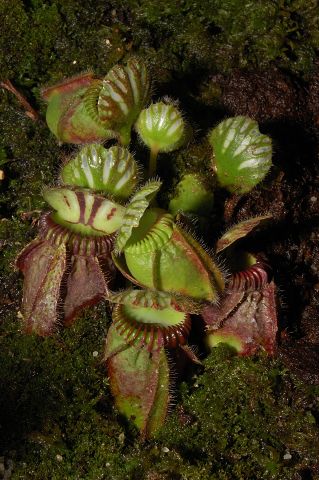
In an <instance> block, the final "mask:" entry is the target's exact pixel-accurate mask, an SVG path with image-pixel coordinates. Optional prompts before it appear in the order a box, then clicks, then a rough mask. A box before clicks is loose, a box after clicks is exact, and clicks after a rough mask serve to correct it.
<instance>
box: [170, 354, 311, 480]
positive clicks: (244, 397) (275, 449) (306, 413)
mask: <svg viewBox="0 0 319 480" xmlns="http://www.w3.org/2000/svg"><path fill="white" fill-rule="evenodd" d="M315 392H317V393H318V387H317V388H316V389H315V388H314V389H312V388H310V389H308V391H307V390H304V385H302V383H301V382H300V381H298V380H296V379H295V378H293V377H291V376H290V375H289V374H288V373H287V372H285V371H284V370H283V369H282V368H281V367H280V365H279V364H278V363H276V362H275V361H271V360H268V359H264V358H259V359H258V360H256V359H243V358H237V357H233V356H232V355H231V353H230V351H228V350H227V349H226V347H225V348H224V347H222V348H217V349H215V350H214V351H213V353H212V354H211V355H210V356H209V357H208V358H207V360H206V361H205V372H204V374H203V375H199V376H195V377H194V379H193V382H192V383H191V384H183V385H182V387H181V394H182V399H183V415H179V414H178V413H175V414H174V417H173V418H171V420H170V421H169V422H167V424H166V427H165V429H164V431H163V432H162V437H161V438H162V439H163V440H164V441H165V442H166V443H165V444H166V445H167V447H168V448H169V449H171V450H172V451H174V452H175V454H176V455H178V456H179V457H180V458H181V465H180V467H179V468H180V471H181V473H182V472H183V475H184V476H183V478H197V477H191V476H188V474H187V473H184V470H185V472H187V469H188V467H189V466H191V465H198V464H201V465H205V466H206V467H205V473H206V475H207V478H218V479H222V478H232V479H241V478H256V479H259V478H260V479H268V478H269V479H271V478H276V479H279V478H282V479H285V480H287V479H288V478H297V477H294V475H296V474H297V472H298V471H300V470H302V469H305V468H309V469H310V468H311V467H313V466H315V467H316V468H318V458H317V452H318V448H319V435H318V430H317V428H316V426H315V424H316V420H315V417H316V415H318V408H319V404H318V399H317V400H316V401H315V403H313V397H312V395H314V394H316V393H315ZM185 417H186V419H187V418H188V420H187V421H188V423H189V424H188V425H187V424H186V425H185ZM287 453H288V455H289V454H290V455H291V459H289V461H288V460H285V458H284V456H285V455H286V454H287ZM209 475H212V477H209Z"/></svg>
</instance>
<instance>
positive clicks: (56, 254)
mask: <svg viewBox="0 0 319 480" xmlns="http://www.w3.org/2000/svg"><path fill="white" fill-rule="evenodd" d="M16 265H17V267H18V268H20V270H22V272H23V273H24V286H23V300H22V314H23V319H24V324H25V330H26V332H27V333H37V334H38V335H42V336H46V335H50V334H52V333H53V332H54V330H55V328H56V325H57V305H58V300H59V297H60V287H61V279H62V276H63V273H64V270H65V265H66V252H65V245H64V244H62V245H60V246H59V247H56V246H52V245H51V244H50V243H48V242H46V241H42V240H34V241H33V242H31V243H30V244H29V245H27V247H26V248H25V249H24V250H23V251H22V252H21V254H20V255H19V257H18V259H17V261H16Z"/></svg>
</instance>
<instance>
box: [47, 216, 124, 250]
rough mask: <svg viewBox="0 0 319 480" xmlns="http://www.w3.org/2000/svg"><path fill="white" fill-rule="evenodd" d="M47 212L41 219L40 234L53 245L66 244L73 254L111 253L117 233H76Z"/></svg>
mask: <svg viewBox="0 0 319 480" xmlns="http://www.w3.org/2000/svg"><path fill="white" fill-rule="evenodd" d="M52 215H53V214H52V212H47V213H45V214H44V215H42V217H41V218H40V220H39V236H40V238H41V239H43V240H47V241H48V242H49V243H51V244H52V245H56V246H59V245H61V244H63V243H64V244H65V245H66V246H67V247H68V249H69V250H70V252H71V253H72V254H73V255H82V256H94V257H98V256H100V255H111V251H112V249H113V242H114V239H115V234H111V235H103V236H95V235H83V234H79V233H76V232H74V231H72V230H70V229H68V228H67V227H66V226H63V225H60V224H59V223H57V222H56V221H55V220H54V219H53V218H52Z"/></svg>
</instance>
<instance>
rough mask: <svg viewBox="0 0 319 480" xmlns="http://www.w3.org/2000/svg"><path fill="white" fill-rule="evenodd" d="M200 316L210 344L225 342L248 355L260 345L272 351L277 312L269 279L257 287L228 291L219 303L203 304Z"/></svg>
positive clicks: (273, 291)
mask: <svg viewBox="0 0 319 480" xmlns="http://www.w3.org/2000/svg"><path fill="white" fill-rule="evenodd" d="M203 317H204V320H205V322H206V323H207V324H208V325H209V330H208V332H209V333H208V344H209V345H210V346H212V347H213V346H217V345H218V344H219V343H227V344H229V345H230V346H232V347H234V348H235V349H236V350H237V352H238V353H239V354H240V355H252V354H254V353H255V352H256V351H257V350H259V349H260V348H263V349H264V350H265V351H266V352H267V353H268V354H270V355H273V354H274V352H275V347H276V334H277V315H276V306H275V286H274V283H273V282H271V283H268V284H266V285H265V286H264V287H263V288H262V289H261V290H260V291H258V290H255V291H253V292H229V293H227V294H225V295H224V297H223V298H222V299H221V303H220V305H219V307H216V306H211V307H206V308H205V309H204V311H203Z"/></svg>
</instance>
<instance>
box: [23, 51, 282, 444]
mask: <svg viewBox="0 0 319 480" xmlns="http://www.w3.org/2000/svg"><path fill="white" fill-rule="evenodd" d="M43 96H44V98H45V99H46V100H47V102H48V108H47V124H48V126H49V128H50V130H51V131H52V132H53V134H54V135H55V136H56V137H57V139H58V140H59V141H60V142H67V143H73V144H84V146H82V147H81V148H80V149H79V150H78V151H77V152H76V153H75V155H72V156H71V157H70V158H69V159H68V160H67V161H66V162H65V163H64V164H63V166H62V168H61V172H60V178H59V184H58V186H54V187H46V188H45V189H44V191H43V197H44V200H45V201H46V202H47V204H48V205H49V206H50V208H51V210H50V211H48V212H45V213H44V214H43V215H42V216H41V218H40V220H39V232H38V236H37V238H36V239H35V240H33V241H32V242H31V243H29V244H28V245H27V246H26V247H25V248H24V250H23V251H22V252H21V253H20V255H19V256H18V258H17V266H18V268H19V269H20V270H21V271H22V272H23V274H24V294H23V305H22V313H23V322H24V325H25V330H26V332H27V333H36V334H39V335H42V336H46V335H51V334H52V333H54V332H55V331H56V329H57V327H58V326H59V325H60V323H61V322H63V324H64V325H70V324H72V323H73V321H74V320H75V318H76V316H77V315H78V314H79V313H80V312H81V311H82V310H83V308H84V307H86V306H88V305H94V304H96V303H97V302H99V301H101V300H102V299H104V300H107V301H108V302H110V305H111V306H112V324H111V326H110V328H109V331H108V334H107V339H106V347H105V361H106V364H107V369H108V375H109V379H110V386H111V390H112V393H113V395H114V397H115V402H116V405H117V407H118V410H119V411H120V412H121V413H122V414H123V415H125V416H126V417H127V418H128V419H130V420H131V421H133V422H134V423H135V425H136V426H137V427H138V428H139V430H140V431H141V432H142V434H143V435H144V436H146V437H150V436H153V435H154V434H156V433H157V432H158V430H159V429H160V427H161V426H162V425H163V423H164V420H165V417H166V414H167V409H168V405H169V403H170V389H171V371H172V369H174V368H177V365H179V364H180V363H183V362H187V361H192V362H196V363H200V360H199V359H198V358H197V356H196V355H195V353H194V351H193V349H192V348H191V347H190V346H189V345H188V338H189V335H190V333H191V330H192V325H193V324H197V325H199V326H201V325H205V328H203V329H202V334H203V336H204V338H205V341H206V344H207V345H208V346H209V347H214V346H216V345H218V344H220V343H228V344H229V345H231V346H232V347H234V348H235V350H236V351H237V352H238V353H239V354H241V355H247V354H252V353H255V352H256V351H257V350H259V349H260V348H262V349H263V350H265V351H266V352H267V353H269V354H273V353H274V350H275V337H276V332H277V320H276V307H275V285H274V282H273V280H272V279H271V272H270V268H269V266H268V265H267V262H266V260H265V259H264V258H262V257H261V256H257V255H254V254H252V253H250V252H246V251H243V250H242V249H241V248H240V246H241V240H242V239H243V238H245V237H246V236H247V235H249V234H250V233H251V232H252V231H253V230H255V229H256V228H258V227H259V226H260V225H261V224H263V223H265V222H267V221H268V220H269V218H270V215H265V216H263V217H257V218H251V219H248V220H246V221H244V222H241V223H239V224H237V225H234V226H233V227H232V228H231V229H230V230H229V231H228V232H226V233H225V234H224V235H223V236H222V237H221V238H220V239H219V240H218V242H217V245H216V248H215V251H216V252H215V253H217V254H220V253H222V254H223V255H224V256H225V258H226V260H227V266H228V271H229V273H228V274H225V269H224V268H221V266H220V264H219V262H218V261H217V260H216V259H215V254H213V253H212V252H210V251H208V250H207V249H206V248H205V247H204V246H203V245H202V244H201V242H199V241H198V239H197V238H196V237H195V236H194V234H193V233H192V232H191V231H190V230H189V228H188V227H187V226H186V225H185V221H183V218H184V217H185V216H187V214H188V213H192V214H196V213H199V212H201V211H202V210H203V209H206V208H207V209H212V208H213V207H212V204H213V195H214V192H213V189H212V188H211V187H210V186H208V185H207V182H206V181H205V180H204V179H203V178H202V177H201V175H200V174H187V175H185V176H184V177H183V178H182V179H181V181H180V183H179V184H178V185H177V189H176V192H175V195H174V196H173V198H172V199H171V202H170V205H169V211H167V210H165V209H163V208H161V205H160V203H159V200H158V199H157V198H156V195H157V193H158V191H159V190H160V188H161V186H162V182H161V180H160V179H158V178H156V177H154V175H156V171H157V161H158V157H159V155H160V154H161V152H166V153H169V152H171V151H174V150H176V149H178V148H180V147H181V146H182V145H184V144H185V143H186V142H187V141H188V140H189V138H190V135H191V133H190V131H191V129H190V127H189V125H188V124H187V122H186V121H185V120H184V118H183V115H182V114H181V112H180V110H179V108H178V106H177V105H176V103H175V102H173V101H172V100H170V99H167V98H164V99H163V100H160V101H158V102H155V103H150V102H151V79H150V75H149V72H148V69H147V66H146V65H145V63H144V62H143V61H142V60H141V59H139V58H135V57H132V58H130V59H129V60H128V61H127V64H126V65H115V66H114V67H113V68H111V70H110V71H109V72H108V73H107V74H106V75H105V77H104V78H101V79H100V78H96V77H94V75H93V74H84V75H79V76H77V77H75V78H71V79H68V80H66V81H65V82H63V83H61V84H59V85H55V86H53V87H49V88H46V89H45V90H44V91H43ZM132 129H134V130H135V131H136V132H137V134H138V136H139V138H140V141H141V142H142V143H143V144H145V145H146V146H147V147H148V148H149V150H150V160H149V166H148V174H147V178H145V179H144V183H143V182H142V183H141V180H142V177H143V175H142V168H141V167H140V166H139V165H138V164H137V162H136V160H135V159H134V157H133V155H132V153H131V152H130V150H129V148H128V147H129V146H130V144H131V133H132ZM208 141H209V143H210V145H211V149H212V170H213V172H214V176H215V180H216V182H217V184H218V188H225V189H227V190H228V191H229V192H230V193H231V194H232V195H235V196H237V195H242V194H246V193H248V192H249V191H250V190H251V189H252V188H254V187H255V186H256V185H257V184H258V183H259V182H261V181H262V180H263V179H264V178H265V176H266V174H267V173H268V171H269V169H270V167H271V154H272V146H271V139H270V138H269V137H267V136H266V135H263V134H262V133H260V131H259V128H258V124H257V123H256V122H255V121H253V120H252V119H250V118H248V117H234V118H228V119H225V120H224V121H222V122H221V123H220V124H219V125H217V126H216V127H215V128H213V130H212V131H210V132H209V133H208ZM105 142H108V145H107V146H104V145H103V144H104V143H105ZM145 180H146V182H145ZM212 183H213V182H212ZM116 272H121V274H122V275H123V276H124V277H125V278H126V280H127V283H126V288H125V289H124V290H120V291H113V290H112V288H111V287H112V279H113V278H114V276H115V274H116ZM61 310H63V314H62V313H61ZM62 317H63V320H62ZM174 362H175V364H176V367H174V366H173V363H174Z"/></svg>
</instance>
